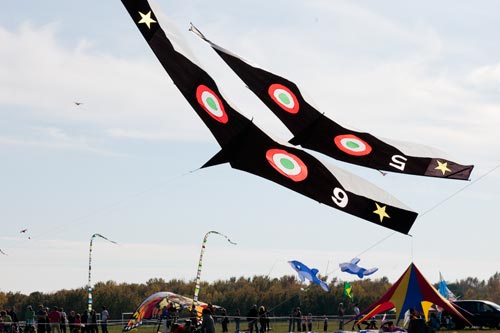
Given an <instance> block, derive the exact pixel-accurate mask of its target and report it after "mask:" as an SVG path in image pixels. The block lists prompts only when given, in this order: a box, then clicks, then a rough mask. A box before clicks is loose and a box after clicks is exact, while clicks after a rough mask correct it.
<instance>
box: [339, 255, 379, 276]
mask: <svg viewBox="0 0 500 333" xmlns="http://www.w3.org/2000/svg"><path fill="white" fill-rule="evenodd" d="M360 260H361V259H359V258H354V259H352V260H351V262H344V263H341V264H339V266H340V270H341V271H342V272H347V273H351V274H355V275H357V276H359V278H361V279H362V278H364V277H365V276H367V275H371V274H373V273H375V272H376V271H378V268H375V267H374V268H370V269H366V268H363V267H359V266H358V262H359V261H360Z"/></svg>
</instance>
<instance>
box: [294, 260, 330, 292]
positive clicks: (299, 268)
mask: <svg viewBox="0 0 500 333" xmlns="http://www.w3.org/2000/svg"><path fill="white" fill-rule="evenodd" d="M288 263H289V264H290V266H292V268H293V269H294V270H295V271H296V272H297V274H298V275H299V278H300V280H301V281H302V282H304V281H305V280H309V281H310V282H311V283H314V284H317V285H319V286H321V288H323V290H324V291H328V290H330V288H328V285H327V284H326V283H325V282H324V281H321V280H320V279H319V278H318V277H317V276H316V274H318V270H317V269H316V268H312V269H311V268H309V267H307V266H306V265H304V264H303V263H301V262H300V261H297V260H292V261H289V262H288Z"/></svg>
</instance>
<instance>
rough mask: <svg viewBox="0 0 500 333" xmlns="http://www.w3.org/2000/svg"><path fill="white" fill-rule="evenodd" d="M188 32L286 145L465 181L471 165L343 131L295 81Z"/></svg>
mask: <svg viewBox="0 0 500 333" xmlns="http://www.w3.org/2000/svg"><path fill="white" fill-rule="evenodd" d="M190 30H191V31H192V32H193V33H194V34H195V35H197V36H198V37H200V38H201V39H203V40H204V41H206V42H207V43H208V44H209V45H210V46H211V47H212V48H213V49H214V50H215V51H216V52H217V54H219V56H220V57H221V58H222V59H223V60H224V61H225V62H226V64H227V65H228V66H229V67H231V69H232V70H233V71H234V72H235V73H236V75H238V76H239V77H240V78H241V80H242V81H243V82H245V84H246V85H247V87H248V88H249V89H250V90H251V91H252V92H253V93H254V94H255V95H257V97H258V98H259V99H260V100H261V101H262V102H263V103H264V104H266V106H267V107H268V108H269V109H270V110H271V111H272V112H273V113H274V114H275V115H276V116H277V117H278V118H279V119H280V120H281V122H283V124H284V125H285V126H286V127H288V129H289V130H290V131H291V132H292V133H293V135H294V137H293V138H292V139H291V140H290V143H292V144H294V145H301V146H302V147H304V148H309V149H312V150H315V151H318V152H320V153H322V154H325V155H327V156H330V157H332V158H335V159H337V160H340V161H344V162H347V163H353V164H357V165H360V166H363V167H368V168H372V169H376V170H386V171H392V172H398V173H404V174H411V175H420V176H428V177H438V178H450V179H460V180H468V179H469V177H470V174H471V172H472V169H473V167H474V166H473V165H461V164H458V163H456V162H453V161H450V160H447V159H444V158H440V157H437V155H439V154H440V153H439V152H438V151H434V150H433V149H432V148H429V147H424V146H422V145H417V144H411V145H409V144H406V143H405V144H400V145H399V147H396V145H398V144H396V143H392V144H389V143H387V142H384V141H382V140H380V139H378V138H376V137H375V136H373V135H371V134H369V133H365V132H357V131H353V130H350V129H347V128H344V127H342V126H340V125H339V124H337V123H336V122H334V121H333V120H331V119H329V118H328V117H326V116H325V115H324V114H323V113H321V112H319V111H318V110H316V108H314V107H313V106H312V105H311V104H310V103H308V102H307V101H306V99H305V98H304V96H303V95H302V93H301V91H300V89H299V88H298V87H297V85H296V84H295V83H293V82H291V81H289V80H287V79H285V78H283V77H281V76H278V75H275V74H273V73H271V72H268V71H266V70H263V69H261V68H259V67H257V66H255V65H252V64H250V63H249V62H248V61H247V60H245V59H243V58H241V57H239V56H238V55H236V54H234V53H232V52H230V51H228V50H226V49H224V48H222V47H220V46H218V45H217V44H214V43H213V42H211V41H210V40H208V39H207V38H206V37H205V36H204V35H203V34H202V33H201V32H200V31H199V30H198V29H197V28H196V27H194V26H193V25H191V28H190ZM386 141H387V140H386ZM405 151H406V153H405ZM410 154H413V155H415V156H412V155H410Z"/></svg>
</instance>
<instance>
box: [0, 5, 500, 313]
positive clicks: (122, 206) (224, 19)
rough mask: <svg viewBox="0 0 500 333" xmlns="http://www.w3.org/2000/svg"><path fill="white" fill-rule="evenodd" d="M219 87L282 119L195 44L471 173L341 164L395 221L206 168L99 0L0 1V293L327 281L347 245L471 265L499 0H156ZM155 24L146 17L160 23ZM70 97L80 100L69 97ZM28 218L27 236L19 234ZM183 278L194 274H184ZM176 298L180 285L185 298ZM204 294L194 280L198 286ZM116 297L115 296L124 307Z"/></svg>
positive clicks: (494, 131) (498, 160) (491, 105)
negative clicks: (299, 267)
mask: <svg viewBox="0 0 500 333" xmlns="http://www.w3.org/2000/svg"><path fill="white" fill-rule="evenodd" d="M153 5H154V8H155V9H156V12H157V14H158V16H160V15H161V17H160V18H161V19H162V20H165V22H166V20H167V19H168V20H169V21H170V22H171V24H173V25H174V26H176V27H177V29H178V30H179V33H180V34H181V35H182V37H183V38H184V40H185V43H186V44H187V45H189V47H190V49H191V51H192V54H194V55H195V57H196V58H197V59H198V61H199V62H200V63H201V64H202V65H203V67H204V69H205V70H206V71H207V72H208V73H209V74H210V75H211V76H212V77H213V78H214V79H215V80H216V82H217V84H218V86H219V88H220V89H221V91H222V92H223V94H224V96H225V97H226V99H228V100H229V101H231V103H232V104H233V105H235V106H236V107H237V108H238V110H240V111H241V113H243V114H244V115H245V116H246V117H248V118H253V121H254V123H255V124H256V125H257V126H259V127H260V128H262V129H263V130H264V131H266V132H267V133H269V134H270V135H271V136H273V137H275V138H277V139H280V140H288V139H290V138H291V137H292V135H291V133H290V132H289V131H288V130H287V128H286V127H285V126H284V125H283V124H281V123H280V122H279V120H278V119H277V118H276V117H275V116H274V115H273V114H272V112H270V111H269V110H267V109H266V107H265V105H264V104H262V103H261V102H260V101H259V100H258V99H257V97H256V96H254V95H253V94H252V93H251V92H250V91H249V90H248V89H247V88H245V85H244V84H243V83H242V82H241V81H240V80H239V79H238V78H237V76H236V75H235V74H234V73H233V72H232V71H231V70H230V69H229V67H227V65H226V64H225V63H224V62H223V61H222V60H221V59H220V58H218V57H217V55H216V54H215V52H214V51H213V50H211V49H210V47H209V46H208V45H207V44H205V43H203V42H202V41H201V40H200V39H198V38H197V37H196V36H194V35H193V34H192V33H190V32H189V31H188V28H189V23H190V22H193V23H194V24H195V25H196V26H197V27H198V28H199V29H200V30H201V31H202V32H203V33H204V34H205V35H206V36H207V38H209V39H211V40H212V41H213V42H215V43H217V44H219V45H221V46H223V47H225V48H227V49H229V50H231V51H233V52H235V53H237V54H239V55H241V56H243V57H244V58H246V59H249V60H251V61H252V62H253V63H256V64H258V65H259V66H261V67H262V68H265V69H268V70H270V71H272V72H274V73H276V74H278V75H281V76H284V77H287V78H289V79H290V80H292V81H294V82H295V83H297V84H298V85H299V86H300V88H301V89H302V91H306V92H307V94H308V96H309V99H311V100H313V101H314V103H315V105H316V106H317V107H318V109H319V110H320V111H321V112H324V113H325V114H326V115H327V116H328V117H330V118H331V119H333V120H335V121H336V122H338V123H340V124H342V125H344V126H346V127H348V128H353V129H355V130H359V131H367V132H370V133H372V134H374V135H376V136H378V137H382V138H390V139H393V140H399V141H408V142H416V143H419V144H424V145H428V146H432V147H434V148H437V149H439V150H442V151H443V152H445V153H446V154H447V155H446V156H451V157H452V158H453V160H454V161H457V162H459V163H462V164H474V165H475V168H474V170H473V172H472V176H471V180H470V181H457V180H444V179H436V178H424V177H418V176H409V175H401V174H395V173H389V174H387V175H386V176H382V175H381V174H380V173H379V172H377V171H375V170H369V169H365V168H361V167H359V166H355V165H350V164H347V163H343V162H339V161H335V160H333V159H331V158H329V157H327V156H324V155H321V154H319V153H314V152H311V151H309V152H310V153H312V154H313V155H315V156H316V157H318V158H320V159H322V160H323V161H326V162H327V163H330V164H332V165H335V166H338V167H341V168H343V169H345V170H348V171H350V172H352V173H355V174H357V175H359V176H361V177H363V178H365V179H366V180H368V181H370V182H372V183H374V184H376V185H378V186H380V187H382V188H383V189H385V190H386V191H387V192H389V193H391V194H393V195H394V196H396V197H397V198H398V199H399V200H401V201H402V202H404V203H405V204H406V205H408V206H409V207H411V208H412V209H413V210H415V211H417V212H418V213H419V214H420V215H419V217H418V218H417V220H416V222H415V224H414V225H413V227H412V229H411V230H410V236H407V235H403V234H399V233H394V232H392V231H391V230H389V229H386V228H382V227H380V226H377V225H374V224H372V223H368V222H366V221H363V220H361V219H359V218H356V217H354V216H351V215H348V214H345V213H343V212H341V211H339V210H335V209H332V208H331V207H328V206H325V205H321V204H319V203H317V202H315V201H313V200H311V199H309V198H307V197H305V196H302V195H300V194H298V193H295V192H292V191H290V190H288V189H286V188H284V187H281V186H279V185H277V184H274V183H271V182H269V181H267V180H265V179H262V178H259V177H256V176H254V175H251V174H248V173H244V172H242V171H238V170H235V169H231V168H230V166H229V165H227V164H226V165H219V166H215V167H211V168H207V169H202V170H200V169H199V168H200V166H201V165H203V164H204V163H205V162H206V161H207V160H208V159H210V158H211V157H212V156H213V155H214V154H216V153H217V152H218V151H219V148H220V147H219V146H218V144H217V142H216V141H215V139H214V137H213V136H212V135H211V133H210V131H209V130H208V129H207V128H206V127H205V125H204V124H203V122H202V121H201V119H199V118H198V116H197V115H196V114H195V112H194V111H193V110H192V109H191V107H190V106H189V104H188V103H187V102H186V100H185V99H184V98H183V96H182V95H181V94H180V92H179V91H178V90H177V89H176V88H175V86H174V85H173V83H172V81H171V80H170V78H169V77H168V75H167V74H166V73H165V71H164V70H163V68H162V67H161V65H160V64H159V62H158V61H157V59H156V57H155V56H154V54H153V53H152V52H151V50H150V48H149V46H148V45H147V44H146V42H145V41H144V39H143V37H142V36H141V35H140V33H139V31H138V30H137V28H136V27H135V25H134V23H133V22H132V20H131V19H130V17H129V15H128V13H127V12H126V10H125V8H124V7H123V5H122V4H121V2H120V1H118V0H116V1H115V0H113V1H98V0H86V1H83V0H74V1H70V2H68V1H63V0H50V1H43V2H42V1H37V0H24V1H11V2H6V3H4V4H3V9H2V11H0V56H1V61H0V160H1V163H0V184H1V188H2V190H1V191H0V230H1V231H0V249H1V250H2V251H3V252H4V253H5V255H2V254H0V267H1V271H2V274H1V276H2V277H1V278H0V291H3V292H8V291H13V292H17V291H19V292H22V293H25V294H29V293H31V292H35V291H42V292H48V293H50V292H54V291H57V290H60V289H71V288H80V287H84V286H86V285H87V282H88V261H89V241H90V239H91V236H92V235H93V234H94V233H99V234H101V235H103V236H105V237H107V238H109V239H111V240H113V241H116V242H117V243H118V244H117V245H115V244H113V243H110V242H107V241H105V240H104V239H101V238H95V239H94V241H93V251H92V283H96V282H99V281H108V280H113V281H116V282H118V283H122V282H126V283H144V282H146V281H147V280H148V279H150V278H163V279H165V280H170V279H184V280H186V281H190V280H193V279H194V278H195V277H196V272H197V268H198V259H199V255H200V249H201V244H202V240H203V237H204V235H205V233H207V232H208V231H211V230H215V231H218V232H220V233H223V234H224V235H227V237H228V238H230V239H231V241H233V242H235V243H237V245H232V244H230V243H229V242H227V240H226V239H225V238H223V237H221V236H219V235H216V234H211V235H210V236H209V238H208V241H207V246H206V251H205V255H204V258H203V270H202V274H201V279H202V281H207V282H211V281H215V280H226V279H229V278H230V277H234V276H235V277H239V276H244V277H252V276H254V275H262V276H269V277H270V278H274V277H281V276H283V275H294V274H295V272H294V271H293V270H292V268H291V267H290V266H289V265H288V263H287V261H289V260H299V261H302V262H303V263H305V264H306V265H308V266H309V267H316V268H318V270H319V271H320V274H321V275H322V276H324V277H327V281H328V282H330V281H331V280H332V279H334V278H336V279H338V280H340V281H353V280H356V279H358V278H357V277H356V276H352V275H349V274H347V273H344V272H341V271H340V270H339V266H338V265H339V263H342V262H346V261H350V260H351V259H352V258H354V257H357V256H358V257H359V258H361V261H360V263H359V264H360V265H361V266H362V267H366V268H371V267H378V268H379V271H378V272H377V273H376V274H374V275H372V278H381V277H383V276H385V277H387V278H388V279H389V281H391V282H394V281H395V280H396V279H397V278H398V277H399V276H400V275H401V274H402V273H403V271H404V270H405V269H406V268H407V267H408V265H409V264H410V263H411V262H414V263H415V264H416V265H417V267H419V268H420V270H421V271H422V273H423V274H424V275H425V276H426V277H427V279H428V280H429V281H430V282H432V283H436V282H438V280H439V273H440V272H441V273H442V274H443V276H444V278H445V279H446V280H447V281H448V282H455V281H456V280H459V279H464V278H467V277H470V276H472V277H477V278H479V279H488V278H489V277H491V276H492V275H493V274H494V273H495V272H498V271H500V267H499V266H498V259H499V255H498V251H497V246H496V244H497V242H498V235H499V232H500V227H499V225H498V223H497V219H498V214H497V210H498V207H497V205H498V204H499V203H500V190H499V188H500V170H499V168H498V166H499V165H500V133H499V131H498V124H500V106H499V105H500V103H499V102H500V95H499V93H500V45H499V44H498V34H497V32H498V31H499V30H500V21H499V20H498V15H497V13H498V12H499V11H500V8H499V7H500V3H498V2H495V1H481V2H470V1H461V0H460V1H451V0H449V1H447V0H445V1H439V2H436V1H429V0H423V1H418V2H411V3H409V2H404V3H403V2H399V1H389V0H387V1H340V0H335V1H327V0H324V1H321V0H308V1H303V0H293V1H284V0H277V1H265V0H255V1H251V2H248V1H227V0H220V1H215V2H207V1H199V0H183V1H171V0H161V1H160V0H156V2H154V3H153ZM162 22H163V21H161V20H160V22H159V23H160V25H161V24H162ZM75 102H79V103H82V104H81V105H79V106H77V105H76V104H75ZM23 229H27V231H26V232H24V233H21V232H20V231H21V230H23ZM193 290H194V285H193ZM186 296H190V295H186ZM200 299H201V300H203V290H201V292H200ZM133 306H135V305H131V307H133Z"/></svg>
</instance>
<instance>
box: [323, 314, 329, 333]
mask: <svg viewBox="0 0 500 333" xmlns="http://www.w3.org/2000/svg"><path fill="white" fill-rule="evenodd" d="M326 331H328V317H327V316H326V315H324V316H323V332H325V333H326Z"/></svg>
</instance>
